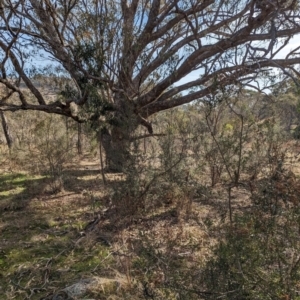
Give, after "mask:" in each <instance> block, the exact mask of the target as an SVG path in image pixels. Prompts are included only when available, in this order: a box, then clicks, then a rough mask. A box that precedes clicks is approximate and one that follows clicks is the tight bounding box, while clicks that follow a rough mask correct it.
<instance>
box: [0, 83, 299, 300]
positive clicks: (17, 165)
mask: <svg viewBox="0 0 300 300" xmlns="http://www.w3.org/2000/svg"><path fill="white" fill-rule="evenodd" d="M298 95H299V94H298V90H297V86H296V85H295V84H294V83H293V81H287V82H286V83H285V84H284V85H281V86H276V88H274V89H273V90H272V92H271V93H268V94H263V93H259V92H256V91H253V90H241V91H239V92H238V93H236V92H235V93H222V94H219V95H218V97H216V98H215V99H214V100H215V101H214V102H209V103H192V104H190V105H187V106H184V107H181V108H177V109H173V110H169V111H166V112H164V113H162V114H160V115H157V116H154V117H153V118H151V120H150V121H151V123H152V126H153V128H154V130H155V132H156V135H155V136H150V137H149V136H148V134H147V132H145V129H144V128H143V127H142V126H141V127H138V128H137V130H136V131H135V133H134V136H133V138H132V141H131V144H130V148H129V151H130V157H129V159H128V160H127V162H126V166H124V171H123V172H121V173H111V172H108V169H107V166H108V162H107V156H106V155H105V152H104V151H103V148H102V145H101V143H100V147H99V131H98V130H97V129H95V128H94V127H93V125H92V124H90V123H88V124H81V125H80V126H78V123H77V122H75V121H70V120H68V119H67V118H65V117H63V116H55V115H45V114H41V113H40V112H34V113H30V114H28V113H27V114H26V113H21V112H15V113H8V112H6V113H5V118H6V125H7V128H8V129H9V132H10V135H11V140H12V143H11V145H8V144H7V142H6V139H5V132H4V131H2V132H1V135H0V137H1V141H2V144H1V145H0V149H1V172H2V173H1V176H0V182H1V185H0V186H1V190H0V214H1V223H0V230H1V236H2V237H3V238H2V240H1V242H0V250H1V252H0V289H1V293H2V294H3V295H4V297H5V298H4V299H56V298H57V297H59V296H60V297H65V299H85V298H87V297H88V298H95V299H218V298H220V299H228V300H229V299H237V300H238V299H239V300H240V299H270V300H271V299H272V300H273V299H300V256H299V253H300V243H299V231H300V211H299V209H300V206H299V195H300V178H299V177H300V162H299V161H300V155H299V151H300V150H299V149H300V144H299V140H298V139H299V136H298V124H299V118H300V112H299V96H298ZM134 137H137V138H134ZM141 137H142V138H141ZM55 297H56V298H55ZM68 297H69V298H68ZM62 299H64V298H62Z"/></svg>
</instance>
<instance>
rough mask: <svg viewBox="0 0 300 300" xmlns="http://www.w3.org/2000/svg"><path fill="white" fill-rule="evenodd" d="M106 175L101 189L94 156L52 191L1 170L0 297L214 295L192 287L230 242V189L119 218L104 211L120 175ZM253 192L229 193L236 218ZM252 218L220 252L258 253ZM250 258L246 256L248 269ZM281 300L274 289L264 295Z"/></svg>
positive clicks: (41, 181)
mask: <svg viewBox="0 0 300 300" xmlns="http://www.w3.org/2000/svg"><path fill="white" fill-rule="evenodd" d="M107 179H108V186H104V185H103V182H102V180H101V176H100V173H99V169H98V162H97V161H94V160H92V159H90V158H86V159H83V160H81V161H79V162H78V163H77V164H76V165H74V166H69V168H68V169H67V170H66V172H65V173H64V179H63V181H64V185H63V186H64V188H63V191H61V192H59V193H53V182H52V181H51V179H49V178H47V177H42V176H31V175H28V174H26V173H22V172H19V173H16V172H14V173H12V172H2V174H1V175H0V220H1V221H0V234H1V239H0V294H1V297H0V298H1V299H47V300H50V299H51V300H52V299H70V298H57V297H58V296H57V295H58V293H59V292H60V291H62V290H63V289H64V288H66V287H69V290H68V291H69V292H70V291H71V293H73V292H74V293H76V295H77V296H76V297H74V299H178V297H179V296H178V295H179V294H180V299H215V298H214V295H206V294H205V291H204V292H203V289H202V288H201V287H200V286H197V284H199V282H200V281H199V280H200V279H199V278H202V277H203V276H204V275H205V274H206V273H205V272H208V273H207V274H211V275H210V276H214V275H213V274H212V270H213V269H214V270H216V269H217V265H216V264H215V263H214V260H212V257H213V256H214V254H213V251H214V249H216V246H217V245H218V244H219V243H220V242H225V240H226V232H228V226H229V225H228V224H229V223H228V220H229V219H230V218H229V209H228V195H226V190H224V189H221V188H218V187H215V188H214V189H202V190H200V191H198V192H197V193H196V194H194V196H193V201H192V202H185V199H183V198H182V195H181V194H179V195H177V194H176V193H174V192H173V194H172V195H171V197H173V198H175V200H174V199H173V201H172V202H171V203H169V202H168V201H165V204H164V205H162V206H161V207H160V208H158V209H155V210H152V211H151V210H150V211H149V212H147V213H146V214H143V215H134V216H130V215H129V216H128V215H127V216H125V217H124V216H123V217H122V216H121V215H122V214H116V212H115V211H114V210H111V209H107V208H108V207H109V205H108V204H109V202H110V199H109V195H110V192H109V191H110V187H111V186H112V185H113V184H114V183H115V182H116V181H119V180H121V179H122V177H121V176H119V175H116V174H115V175H113V174H107ZM176 195H177V196H176ZM249 196H250V193H249V191H248V190H247V189H243V188H241V189H233V190H232V191H231V196H230V197H231V198H230V200H231V209H232V210H233V212H232V213H233V215H232V218H236V217H237V216H238V215H239V214H240V213H241V212H243V211H246V210H247V207H248V205H249ZM164 198H167V195H164ZM162 200H165V199H162ZM187 200H189V199H187ZM124 209H126V206H124ZM123 215H126V214H123ZM259 218H260V219H261V217H259ZM252 219H253V218H252V215H249V217H248V218H247V219H245V220H242V221H239V222H240V223H239V226H235V227H232V228H231V229H230V236H229V238H230V239H231V240H232V241H233V242H232V244H231V248H234V249H233V250H232V249H231V248H228V247H227V246H224V247H223V248H222V251H223V252H222V253H223V254H224V255H225V259H226V260H230V259H231V258H232V257H233V256H232V253H231V252H228V251H231V250H232V251H237V252H234V255H236V254H237V253H239V252H240V251H241V249H242V247H244V246H245V245H246V246H247V247H248V248H247V247H246V251H248V252H249V251H250V250H251V251H252V252H253V255H254V256H255V255H256V253H259V251H260V250H259V248H260V247H261V245H263V244H264V243H265V242H264V241H262V243H263V244H258V242H257V241H258V240H259V238H257V237H261V236H262V232H258V231H257V230H258V229H259V228H258V227H257V226H258V225H257V224H256V223H254V221H253V220H252ZM93 220H95V222H94V223H93ZM241 222H243V223H241ZM236 224H237V223H236ZM241 224H242V225H241ZM297 224H298V223H297ZM299 224H300V223H299ZM255 226H256V227H255ZM257 228H258V229H257ZM226 230H227V231H226ZM259 230H260V229H259ZM263 230H264V229H263ZM285 235H286V234H285ZM227 237H228V236H227ZM251 237H255V238H253V239H252V240H251ZM235 241H238V243H239V244H237V246H236V248H235V246H234V245H235V244H234V243H235ZM241 241H244V242H245V244H241ZM224 245H225V244H224ZM226 247H227V248H226ZM251 247H252V248H251ZM297 247H298V246H297ZM224 249H225V250H224ZM228 249H229V250H228ZM251 251H250V252H249V253H252V252H251ZM222 253H221V254H222ZM223 254H222V255H223ZM226 255H228V256H226ZM251 259H252V258H251ZM251 259H249V260H247V261H246V263H247V265H249V266H250V267H251V263H250V262H251ZM220 261H221V263H220V264H221V265H222V268H223V269H224V268H225V267H224V265H223V263H224V262H223V263H222V260H220ZM254 261H255V262H256V261H257V259H256V260H255V259H254ZM233 264H235V260H234V261H233ZM212 265H213V267H210V268H207V266H212ZM272 266H273V265H272ZM273 267H274V266H273ZM258 268H261V266H258ZM223 269H222V270H223ZM246 271H247V270H244V273H245V274H246ZM228 272H229V271H228ZM255 272H256V271H255ZM297 272H298V271H297ZM203 274H204V275H203ZM297 274H298V273H297ZM299 274H300V273H299ZM205 276H206V275H205ZM226 276H227V275H226ZM297 276H298V275H297ZM238 277H240V275H238ZM274 278H275V277H274ZM295 278H296V277H295ZM297 278H298V277H297ZM275 279H276V280H275ZM275 279H274V284H276V281H277V280H278V279H277V277H276V278H275ZM272 280H273V279H272ZM297 280H298V279H297ZM247 282H248V281H247ZM272 282H273V281H272ZM80 284H81V286H80ZM241 286H244V283H241ZM299 286H300V280H299ZM81 287H82V288H81ZM83 287H84V288H83ZM72 289H73V290H72ZM76 289H77V291H75V290H76ZM80 289H81V292H78V290H80ZM249 289H252V287H250V288H249ZM276 293H277V295H281V294H280V293H283V292H282V291H281V290H280V291H278V292H277V291H276ZM55 295H56V296H57V297H56V296H55ZM63 295H66V294H64V293H63V292H61V297H63ZM220 295H221V294H220ZM224 295H225V293H224ZM283 295H285V294H283ZM55 297H56V298H55ZM226 297H227V298H226ZM226 297H225V296H224V299H231V298H230V295H229V296H228V295H227V296H226ZM228 297H229V298H228ZM272 297H273V298H272ZM280 297H281V296H280ZM280 297H279V296H278V297H277V298H276V297H275V298H274V295H273V294H270V297H269V298H265V299H281V298H280ZM234 299H242V298H238V296H237V298H234ZM243 299H244V298H243ZM245 299H246V298H245ZM247 299H254V298H251V297H250V298H247ZM255 299H263V298H255ZM282 299H283V298H282ZM284 299H285V298H284ZM286 299H289V298H286ZM295 299H296V298H295ZM297 299H298V298H297Z"/></svg>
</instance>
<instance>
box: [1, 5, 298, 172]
mask: <svg viewBox="0 0 300 300" xmlns="http://www.w3.org/2000/svg"><path fill="white" fill-rule="evenodd" d="M299 10H300V1H299V0H289V1H285V0H277V1H257V0H245V1H238V0H216V1H213V0H203V1H198V0H195V1H194V0H188V1H186V0H184V1H177V0H170V1H161V0H150V1H148V0H147V1H141V0H132V1H125V0H119V1H118V0H113V1H111V0H110V1H107V0H57V1H54V0H39V1H37V0H15V1H11V0H2V1H1V11H0V30H1V31H0V49H1V77H0V83H1V85H2V88H3V90H5V92H6V95H5V96H4V97H3V98H2V100H0V109H1V110H2V111H6V110H10V111H16V110H30V109H32V110H40V111H45V112H48V113H56V114H61V115H65V116H68V117H71V118H73V119H75V120H77V121H85V120H91V121H92V122H93V123H94V126H97V127H98V128H99V129H100V134H99V136H100V137H101V139H102V143H103V146H104V148H105V151H106V155H107V159H108V161H109V164H110V165H109V166H110V168H111V169H114V170H122V169H123V167H124V162H126V160H127V158H128V157H129V143H130V141H131V140H132V139H134V134H133V133H134V131H135V129H136V128H137V127H138V126H139V125H142V126H145V127H146V128H147V130H148V131H149V134H153V128H152V126H151V123H150V122H148V121H147V118H148V117H149V116H151V115H153V114H155V113H157V112H160V111H163V110H166V109H170V108H173V107H176V106H180V105H183V104H186V103H189V102H192V101H194V100H199V99H202V100H203V101H211V100H215V99H218V97H217V96H218V93H220V92H222V93H224V92H229V91H233V90H235V89H238V88H239V87H241V86H242V87H244V86H245V85H248V86H252V88H253V87H255V88H257V89H260V90H263V89H264V88H268V87H270V86H272V84H274V82H275V81H276V78H277V76H278V72H277V73H276V72H273V70H274V68H277V69H279V70H281V73H282V75H283V77H281V79H284V77H286V76H291V75H293V74H299V73H298V71H297V64H299V63H300V55H299V48H300V47H295V48H294V49H290V48H291V47H290V45H289V42H290V40H291V38H292V37H293V36H295V35H296V34H298V33H299V32H300V26H299V25H298V24H299V21H300V20H299V19H300V17H299V16H300V11H299ZM284 48H288V49H289V52H288V54H286V56H285V57H284V58H278V55H277V54H278V53H279V52H280V51H281V50H283V49H284ZM193 72H195V73H193ZM272 72H273V73H272ZM36 74H44V75H45V74H47V76H48V77H49V78H51V84H52V85H53V86H54V88H55V91H56V92H57V97H56V99H53V98H50V99H49V97H47V93H45V88H49V83H47V84H45V83H44V84H38V83H37V82H36V81H35V80H34V75H36ZM189 74H191V75H194V74H197V76H195V77H194V76H193V79H190V80H189V81H188V82H186V83H182V82H183V81H180V80H181V79H183V78H185V77H186V76H187V75H189ZM58 79H59V80H58ZM24 86H25V87H26V88H27V90H28V89H29V91H30V93H31V95H30V96H28V95H27V94H26V93H25V92H24V89H23V88H24ZM12 93H15V94H17V95H18V101H11V100H10V99H11V98H10V97H9V95H10V94H12ZM32 96H33V97H32ZM31 99H34V100H31ZM74 107H75V108H74ZM78 108H80V109H78Z"/></svg>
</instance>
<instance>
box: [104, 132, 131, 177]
mask: <svg viewBox="0 0 300 300" xmlns="http://www.w3.org/2000/svg"><path fill="white" fill-rule="evenodd" d="M100 139H101V143H102V145H103V148H104V151H105V155H106V168H107V170H108V171H110V172H123V171H124V169H125V167H126V165H127V162H128V161H129V159H130V151H129V147H130V139H129V138H128V136H127V135H124V132H123V131H122V130H121V129H120V128H117V127H115V128H113V129H112V130H111V132H109V131H108V129H107V128H102V130H101V134H100Z"/></svg>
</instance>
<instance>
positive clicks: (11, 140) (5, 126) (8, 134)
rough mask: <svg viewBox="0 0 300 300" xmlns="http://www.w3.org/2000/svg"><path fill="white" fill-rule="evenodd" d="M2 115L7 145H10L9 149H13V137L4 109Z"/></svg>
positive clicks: (0, 114) (0, 112) (0, 115)
mask: <svg viewBox="0 0 300 300" xmlns="http://www.w3.org/2000/svg"><path fill="white" fill-rule="evenodd" d="M0 117H1V123H2V128H3V131H4V135H5V139H6V143H7V146H8V148H9V149H11V147H12V144H13V139H12V136H11V134H10V132H9V128H8V124H7V120H6V117H5V115H4V113H3V111H1V110H0Z"/></svg>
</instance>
